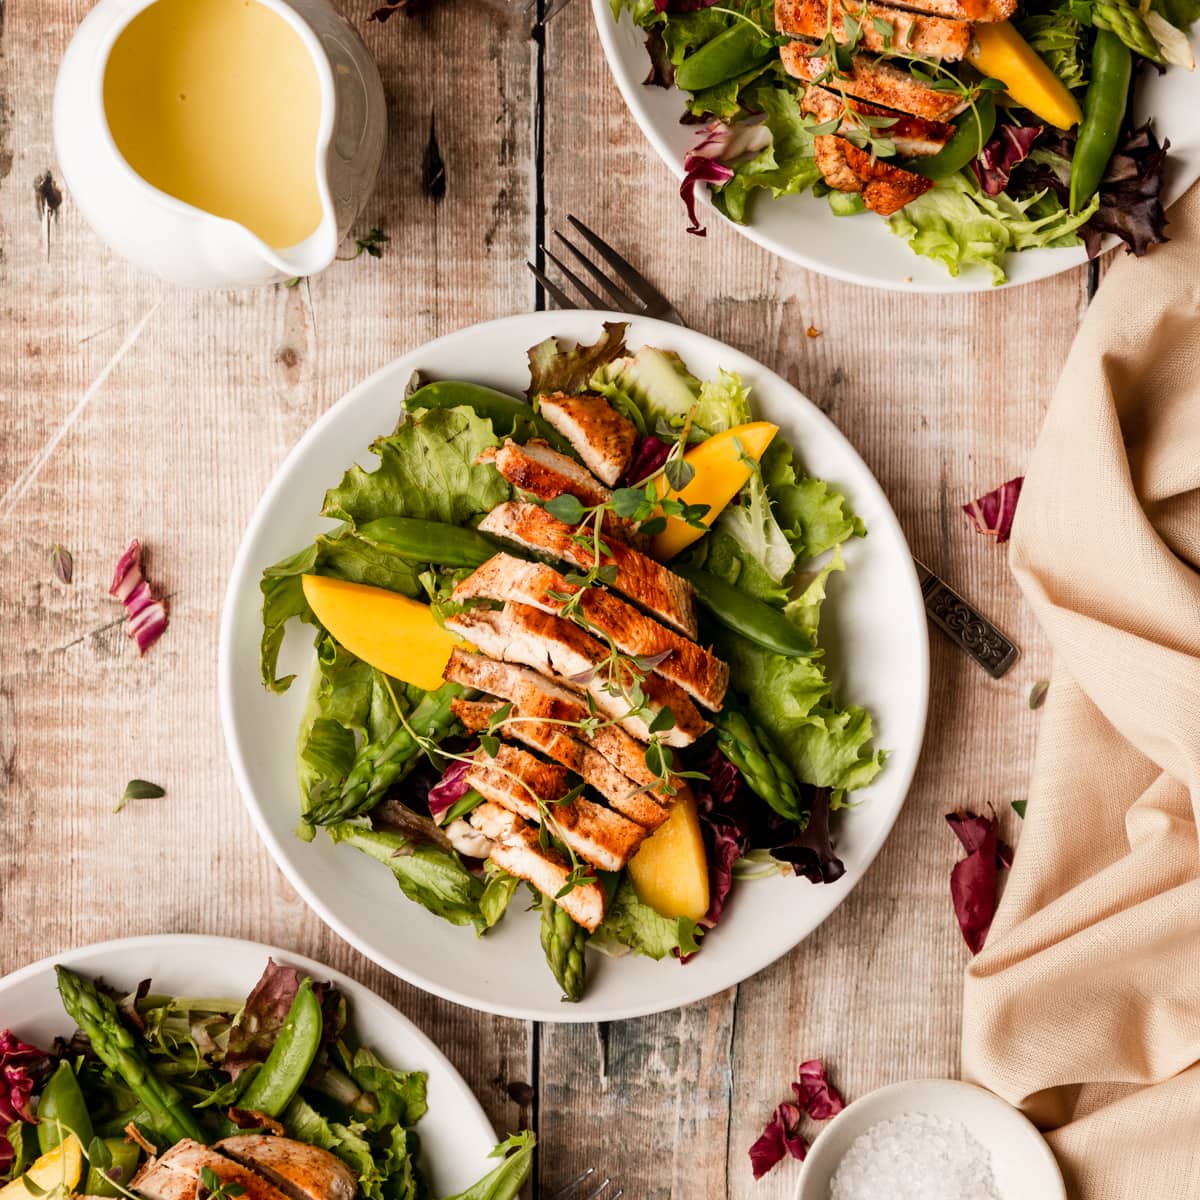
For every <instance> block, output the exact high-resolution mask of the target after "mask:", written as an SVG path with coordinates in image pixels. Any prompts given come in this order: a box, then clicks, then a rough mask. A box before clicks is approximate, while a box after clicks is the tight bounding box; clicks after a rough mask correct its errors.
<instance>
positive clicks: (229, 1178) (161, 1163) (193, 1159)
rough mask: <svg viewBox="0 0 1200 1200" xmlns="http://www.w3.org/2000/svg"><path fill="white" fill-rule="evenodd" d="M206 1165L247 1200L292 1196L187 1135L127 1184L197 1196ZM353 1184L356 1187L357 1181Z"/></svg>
mask: <svg viewBox="0 0 1200 1200" xmlns="http://www.w3.org/2000/svg"><path fill="white" fill-rule="evenodd" d="M205 1167H209V1168H211V1169H212V1171H213V1172H214V1173H215V1174H216V1176H217V1178H218V1179H220V1181H221V1182H222V1183H230V1184H236V1185H237V1186H238V1187H240V1188H243V1189H244V1195H245V1198H246V1200H292V1198H291V1197H290V1196H288V1195H287V1194H286V1193H285V1192H283V1191H281V1190H280V1189H279V1188H277V1187H276V1186H275V1185H274V1184H273V1183H271V1182H270V1181H269V1180H267V1179H265V1178H264V1177H263V1176H262V1175H260V1174H258V1173H257V1172H255V1171H251V1170H248V1169H247V1168H246V1167H244V1166H242V1164H241V1163H238V1162H234V1161H233V1160H232V1159H230V1158H226V1157H225V1155H223V1154H219V1153H218V1152H217V1151H216V1150H211V1149H209V1147H208V1146H202V1145H201V1144H200V1143H199V1142H193V1141H191V1140H189V1139H186V1138H185V1139H184V1140H183V1141H181V1142H176V1143H175V1145H174V1146H172V1147H171V1148H170V1150H167V1151H166V1152H165V1153H163V1154H160V1155H159V1156H158V1157H157V1158H152V1159H150V1161H149V1162H147V1163H146V1165H145V1166H144V1167H142V1169H141V1170H140V1171H139V1172H138V1173H137V1174H136V1175H135V1176H134V1177H133V1180H132V1181H131V1183H130V1185H129V1186H130V1188H131V1189H132V1190H133V1191H135V1192H139V1193H140V1194H141V1195H143V1196H145V1197H146V1200H196V1192H197V1190H198V1188H199V1186H200V1172H201V1171H202V1170H203V1169H204V1168H205ZM354 1186H355V1187H356V1188H357V1184H355V1185H354Z"/></svg>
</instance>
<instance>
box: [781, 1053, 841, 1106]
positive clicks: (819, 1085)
mask: <svg viewBox="0 0 1200 1200" xmlns="http://www.w3.org/2000/svg"><path fill="white" fill-rule="evenodd" d="M796 1074H797V1076H798V1078H797V1081H796V1082H795V1083H793V1084H792V1091H793V1092H795V1093H796V1103H797V1104H799V1105H800V1107H801V1108H802V1109H803V1110H804V1111H805V1112H806V1113H808V1115H809V1116H810V1117H812V1119H813V1120H814V1121H828V1120H829V1119H830V1118H831V1117H836V1116H837V1115H838V1113H840V1112H841V1111H842V1109H843V1108H845V1107H846V1102H845V1100H843V1099H842V1097H841V1095H840V1093H839V1092H838V1091H837V1089H836V1088H835V1087H834V1086H833V1084H831V1083H830V1082H829V1076H828V1075H827V1074H826V1072H825V1064H824V1063H823V1062H821V1060H820V1059H818V1058H811V1059H809V1060H808V1062H802V1063H801V1064H800V1066H799V1068H798V1069H797V1072H796Z"/></svg>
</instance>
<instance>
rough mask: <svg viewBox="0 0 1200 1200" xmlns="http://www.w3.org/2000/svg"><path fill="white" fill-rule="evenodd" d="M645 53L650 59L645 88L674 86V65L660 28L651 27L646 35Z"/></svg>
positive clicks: (656, 26) (658, 26) (657, 26)
mask: <svg viewBox="0 0 1200 1200" xmlns="http://www.w3.org/2000/svg"><path fill="white" fill-rule="evenodd" d="M646 53H647V54H648V55H649V57H650V74H649V75H647V76H646V78H645V79H644V80H643V83H644V84H645V86H646V87H660V88H669V87H674V86H675V64H674V63H673V62H672V61H671V52H670V51H669V50H668V49H667V42H666V39H665V38H664V37H663V33H662V26H660V25H652V26H651V27H650V29H649V31H648V32H647V34H646Z"/></svg>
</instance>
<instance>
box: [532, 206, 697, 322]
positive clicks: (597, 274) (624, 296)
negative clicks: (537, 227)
mask: <svg viewBox="0 0 1200 1200" xmlns="http://www.w3.org/2000/svg"><path fill="white" fill-rule="evenodd" d="M567 220H568V221H569V222H570V223H571V228H572V229H574V230H575V232H576V233H577V234H578V235H579V236H580V237H581V238H582V239H583V240H584V241H585V242H586V243H587V244H588V246H590V247H591V249H592V251H593V252H594V253H595V254H596V255H597V256H598V257H599V258H601V259H602V260H603V261H604V262H605V263H606V264H607V266H608V268H609V271H610V272H611V274H608V273H606V272H605V271H603V270H601V269H600V267H598V266H596V264H595V263H594V262H592V260H591V259H590V258H589V257H588V256H587V255H586V254H584V252H583V251H582V250H581V249H580V248H579V247H578V246H577V245H576V244H575V243H574V242H572V241H571V240H570V238H567V237H565V236H564V235H563V234H561V233H560V232H559V231H558V230H557V229H556V230H554V236H555V237H556V238H558V240H559V241H560V242H561V243H562V244H563V246H565V247H566V249H567V250H569V251H570V253H571V255H572V256H573V257H574V258H575V260H576V261H577V262H578V263H579V265H580V266H581V267H583V269H584V270H585V271H586V272H587V273H588V274H589V275H590V276H591V277H592V279H594V280H595V281H596V283H597V284H598V285H599V286H600V288H601V290H602V291H603V292H605V294H606V295H607V296H608V300H605V299H604V298H603V297H602V296H599V295H597V293H596V292H595V290H594V289H593V288H591V287H590V286H589V285H588V284H586V283H585V282H584V281H583V280H582V279H580V278H579V276H578V275H576V274H575V272H574V271H572V270H571V268H570V267H568V266H567V264H566V263H565V262H563V260H562V259H561V258H559V257H558V256H557V255H556V254H554V253H553V252H552V251H551V250H550V249H549V248H548V247H547V246H546V245H545V244H544V243H543V244H542V245H541V246H540V247H539V249H540V250H541V252H542V253H543V254H544V255H545V256H546V261H547V262H552V263H553V264H554V265H555V266H556V267H557V268H558V269H559V271H561V272H562V274H563V276H564V277H565V278H566V279H567V280H568V281H569V282H570V284H571V285H572V286H573V287H574V288H575V290H576V291H577V292H579V294H580V295H581V296H582V297H583V307H585V308H595V309H599V310H601V311H607V310H609V309H617V310H618V311H619V312H629V313H637V314H638V315H639V316H643V317H656V318H657V319H658V320H660V321H670V322H671V323H672V324H674V325H683V324H684V323H685V322H684V319H683V318H682V317H681V316H680V315H679V313H678V312H677V311H676V309H675V306H674V305H673V304H672V303H671V302H670V300H668V299H667V298H666V296H664V295H663V294H662V292H660V291H659V290H658V288H656V287H655V286H654V284H652V283H651V282H650V280H648V279H647V278H646V277H645V275H643V274H642V273H641V272H640V271H638V270H636V269H635V268H634V266H633V265H632V264H631V263H630V262H629V260H628V259H625V258H622V257H621V255H619V254H618V253H617V252H616V251H615V250H614V249H613V248H612V247H611V246H610V245H609V244H608V243H607V242H606V241H605V240H604V239H603V238H602V237H600V236H599V235H598V234H595V233H593V232H592V231H591V230H590V229H589V228H588V227H587V226H586V225H585V224H584V223H583V222H582V221H580V220H579V219H578V218H577V217H573V216H570V215H568V216H567ZM525 265H526V266H527V267H528V268H529V269H530V271H532V272H533V277H534V279H536V280H537V281H538V283H540V284H541V285H542V287H544V288H545V289H546V292H547V294H548V295H549V296H551V297H552V298H553V300H554V302H555V304H557V305H558V307H559V308H579V307H580V306H579V305H578V304H577V303H576V302H575V301H574V300H572V299H571V297H570V296H568V295H567V293H566V292H565V291H564V290H563V289H562V288H561V287H560V286H559V285H558V284H557V283H555V282H554V280H553V279H551V278H550V277H549V276H548V275H547V274H546V273H545V271H542V270H539V269H538V268H537V267H536V266H534V265H533V263H526V264H525ZM613 276H615V278H613ZM622 284H624V288H623V287H622V286H621V285H622ZM626 289H628V290H626Z"/></svg>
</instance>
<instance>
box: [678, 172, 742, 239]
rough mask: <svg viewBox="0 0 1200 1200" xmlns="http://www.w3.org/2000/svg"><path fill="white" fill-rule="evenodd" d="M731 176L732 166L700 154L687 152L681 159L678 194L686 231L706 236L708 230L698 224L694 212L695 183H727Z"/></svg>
mask: <svg viewBox="0 0 1200 1200" xmlns="http://www.w3.org/2000/svg"><path fill="white" fill-rule="evenodd" d="M732 178H733V168H732V167H727V166H726V165H725V164H724V163H720V162H717V161H716V160H715V159H712V158H705V157H704V156H703V155H702V154H689V155H688V156H687V157H686V158H685V159H684V160H683V182H682V183H680V185H679V194H680V196H682V197H683V205H684V208H686V209H687V215H688V227H687V231H688V233H691V234H695V236H696V237H707V236H708V230H707V229H706V228H705V227H704V226H703V225H701V224H700V218H699V216H697V214H696V185H697V184H699V183H708V184H721V183H728V182H729V181H730V180H731V179H732Z"/></svg>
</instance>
